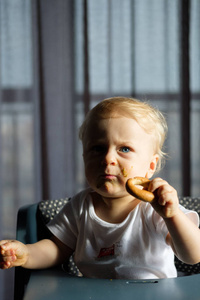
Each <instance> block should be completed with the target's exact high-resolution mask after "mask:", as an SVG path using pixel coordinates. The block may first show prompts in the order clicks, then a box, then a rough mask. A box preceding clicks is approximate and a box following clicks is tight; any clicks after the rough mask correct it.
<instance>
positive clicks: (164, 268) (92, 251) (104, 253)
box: [48, 189, 199, 279]
mask: <svg viewBox="0 0 200 300" xmlns="http://www.w3.org/2000/svg"><path fill="white" fill-rule="evenodd" d="M92 192H93V191H92V190H91V189H87V190H84V191H82V192H81V193H79V194H77V195H76V196H75V197H73V198H72V199H71V200H70V201H69V202H68V203H67V204H66V205H65V206H64V207H63V209H62V210H61V211H60V213H59V214H58V215H57V216H56V217H55V218H54V219H53V220H52V221H51V222H50V223H49V224H48V228H49V229H50V231H51V232H52V233H53V234H54V235H55V236H56V237H57V238H58V239H59V240H61V241H62V242H63V243H64V244H66V245H67V246H68V247H70V248H71V249H74V261H75V263H76V265H77V267H78V268H79V270H80V271H81V273H82V274H83V276H86V277H90V278H109V279H115V278H120V279H154V278H166V277H167V278H169V277H176V276H177V272H176V268H175V266H174V253H173V251H172V249H171V247H170V246H168V245H167V244H166V241H165V239H166V235H167V233H168V230H167V227H166V225H165V222H164V220H163V218H162V217H160V216H159V215H158V214H157V213H156V211H155V210H154V209H153V208H152V206H151V205H150V204H149V203H145V202H142V201H141V202H140V203H139V204H138V205H137V206H136V208H135V209H134V210H133V211H131V212H130V213H129V215H128V216H127V218H126V219H125V220H124V221H123V222H122V223H119V224H112V223H108V222H105V221H103V220H102V219H100V218H99V217H98V216H97V215H96V213H95V211H94V206H93V201H92V197H91V193H92ZM180 208H181V210H182V211H183V212H184V213H186V214H188V216H189V217H190V218H191V219H192V220H193V221H194V222H195V223H196V224H197V225H198V222H199V220H198V214H197V213H195V212H192V211H189V210H186V209H185V208H183V207H182V206H180Z"/></svg>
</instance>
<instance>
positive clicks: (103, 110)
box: [79, 97, 168, 171]
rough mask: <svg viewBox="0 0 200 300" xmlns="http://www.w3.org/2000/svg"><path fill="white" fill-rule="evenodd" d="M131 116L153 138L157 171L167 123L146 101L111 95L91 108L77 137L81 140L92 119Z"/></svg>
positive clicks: (159, 165)
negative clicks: (156, 155)
mask: <svg viewBox="0 0 200 300" xmlns="http://www.w3.org/2000/svg"><path fill="white" fill-rule="evenodd" d="M119 116H120V117H121V116H122V117H128V118H132V119H134V120H135V121H137V123H138V124H139V125H140V126H141V127H142V128H143V129H144V130H145V132H146V133H148V134H150V135H152V137H153V138H154V140H155V150H154V151H155V153H154V154H158V156H159V160H158V163H157V168H156V171H159V170H160V169H161V168H162V166H163V165H164V162H165V157H166V153H164V152H163V151H162V149H163V145H164V141H165V138H166V135H167V130H168V129H167V123H166V120H165V117H164V116H163V114H162V113H161V112H160V111H159V110H158V109H156V108H155V107H153V106H151V105H150V104H149V103H147V102H142V101H139V100H137V99H133V98H128V97H113V98H108V99H105V100H103V101H101V102H99V103H98V104H97V105H96V106H95V107H94V108H93V109H91V110H90V111H89V112H88V114H87V115H86V118H85V120H84V122H83V124H82V126H81V127H80V130H79V138H80V139H81V141H82V142H83V139H84V136H85V132H86V129H87V127H88V125H89V123H90V122H91V121H92V120H96V119H108V118H118V117H119Z"/></svg>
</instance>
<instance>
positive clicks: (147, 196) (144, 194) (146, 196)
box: [126, 177, 155, 202]
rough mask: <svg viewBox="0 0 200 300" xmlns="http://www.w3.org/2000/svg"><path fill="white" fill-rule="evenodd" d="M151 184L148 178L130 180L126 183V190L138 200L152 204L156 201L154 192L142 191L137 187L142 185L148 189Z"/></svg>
mask: <svg viewBox="0 0 200 300" xmlns="http://www.w3.org/2000/svg"><path fill="white" fill-rule="evenodd" d="M150 182H151V181H150V180H149V179H148V178H144V177H134V178H129V179H128V180H127V182H126V189H127V191H128V193H129V194H131V195H132V196H134V197H136V198H137V199H140V200H142V201H145V202H152V201H153V200H154V199H155V195H154V194H153V193H152V192H149V191H147V190H144V189H143V190H141V189H139V188H137V187H136V186H135V185H141V186H143V187H144V188H148V186H149V184H150Z"/></svg>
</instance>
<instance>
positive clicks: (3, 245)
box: [0, 240, 28, 269]
mask: <svg viewBox="0 0 200 300" xmlns="http://www.w3.org/2000/svg"><path fill="white" fill-rule="evenodd" d="M27 259H28V248H27V246H26V245H24V244H22V243H21V242H18V241H12V240H11V241H10V240H2V241H0V268H1V269H9V268H12V267H17V266H22V265H24V264H25V263H26V261H27Z"/></svg>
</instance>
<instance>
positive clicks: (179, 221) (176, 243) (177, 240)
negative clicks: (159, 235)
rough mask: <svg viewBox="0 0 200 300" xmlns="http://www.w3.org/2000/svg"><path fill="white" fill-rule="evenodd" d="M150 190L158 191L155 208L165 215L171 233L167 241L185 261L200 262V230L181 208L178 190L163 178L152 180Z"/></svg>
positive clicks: (190, 262) (189, 262) (153, 204)
mask: <svg viewBox="0 0 200 300" xmlns="http://www.w3.org/2000/svg"><path fill="white" fill-rule="evenodd" d="M149 190H150V191H152V192H155V193H156V201H155V202H154V203H152V206H153V207H154V209H155V210H156V211H157V212H158V213H159V214H160V215H161V216H162V217H163V219H164V221H165V223H166V225H167V228H168V230H169V233H168V235H167V238H166V241H167V243H168V244H169V245H171V247H172V249H173V251H174V253H175V255H176V256H177V257H178V258H179V259H180V260H182V261H183V262H185V263H188V264H195V263H198V262H200V230H199V228H198V227H197V226H196V225H195V224H194V223H193V222H192V221H191V220H190V219H189V218H188V217H187V216H186V215H185V214H184V213H183V212H182V211H181V210H180V209H179V201H178V196H177V192H176V190H175V189H174V188H173V187H171V186H170V185H169V184H168V183H167V182H166V181H164V180H162V179H161V178H155V179H153V180H152V182H151V185H150V186H149Z"/></svg>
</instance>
